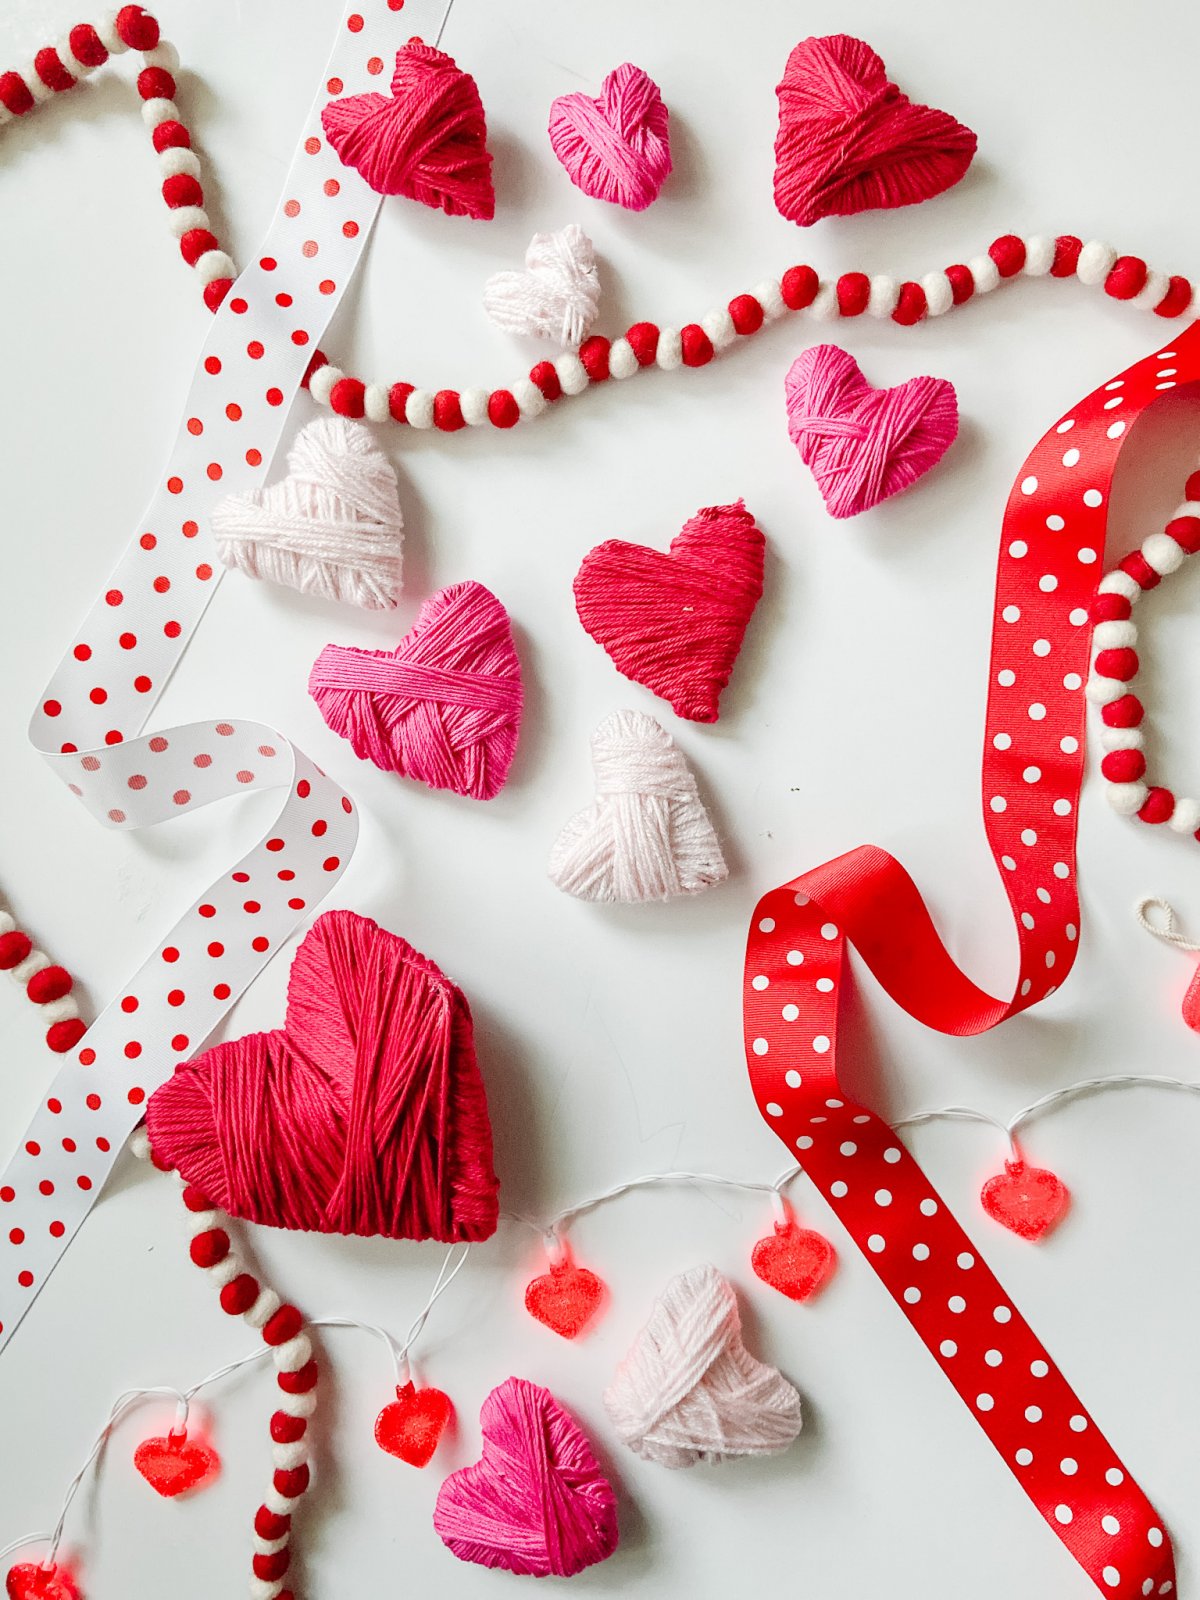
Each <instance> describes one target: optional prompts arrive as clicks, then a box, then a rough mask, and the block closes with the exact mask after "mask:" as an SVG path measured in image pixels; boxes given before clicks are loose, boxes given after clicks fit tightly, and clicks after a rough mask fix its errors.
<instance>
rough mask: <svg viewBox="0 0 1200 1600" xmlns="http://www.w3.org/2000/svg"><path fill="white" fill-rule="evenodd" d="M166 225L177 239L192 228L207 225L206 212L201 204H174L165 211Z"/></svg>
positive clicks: (205, 226)
mask: <svg viewBox="0 0 1200 1600" xmlns="http://www.w3.org/2000/svg"><path fill="white" fill-rule="evenodd" d="M167 227H168V228H169V229H170V230H171V232H172V233H173V234H174V235H175V237H176V238H177V239H182V238H183V236H184V234H185V233H190V232H191V231H192V229H193V228H207V227H208V212H207V211H205V209H204V207H203V206H176V207H175V209H174V210H173V211H168V212H167Z"/></svg>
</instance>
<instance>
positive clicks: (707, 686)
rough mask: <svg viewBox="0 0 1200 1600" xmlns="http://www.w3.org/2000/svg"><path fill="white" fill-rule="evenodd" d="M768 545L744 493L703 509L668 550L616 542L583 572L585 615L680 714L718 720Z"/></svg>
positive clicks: (579, 578)
mask: <svg viewBox="0 0 1200 1600" xmlns="http://www.w3.org/2000/svg"><path fill="white" fill-rule="evenodd" d="M765 543H766V542H765V540H764V539H763V536H762V533H761V532H760V530H759V528H758V527H757V525H756V524H755V521H754V518H753V517H752V516H751V515H750V513H749V512H748V511H747V510H746V506H745V503H744V501H741V500H739V501H738V502H737V504H736V505H731V506H708V507H707V508H706V509H705V510H703V511H698V512H697V513H696V515H695V516H694V517H692V518H691V519H690V520H689V521H688V522H685V523H684V525H683V528H682V530H681V531H680V532H679V533H678V534H676V536H675V538H674V539H673V540H672V541H671V548H670V550H669V551H668V552H667V553H666V554H664V553H663V552H662V551H661V550H650V549H647V548H646V546H645V545H640V544H626V543H625V541H624V540H621V539H608V540H606V541H605V543H604V544H600V545H597V546H596V548H595V549H594V550H592V551H590V552H589V553H588V554H587V555H586V556H585V557H584V558H583V564H582V565H581V566H580V568H579V571H578V572H577V573H576V575H575V609H576V610H577V611H578V613H579V620H580V622H582V623H583V625H584V627H585V628H586V629H587V631H588V632H589V633H590V634H591V636H592V638H593V639H595V641H596V643H597V644H600V645H603V647H604V649H605V650H607V651H608V653H609V655H610V656H611V657H612V660H613V665H614V666H615V667H616V669H617V671H618V672H622V673H624V675H625V676H626V677H627V678H632V679H633V681H634V682H635V683H640V684H642V685H643V686H644V687H645V688H647V689H649V690H650V691H651V692H652V693H653V694H657V695H661V696H662V698H663V699H664V700H667V701H669V702H670V703H671V705H672V706H673V707H674V708H675V710H676V711H677V712H678V713H679V715H680V716H681V717H687V718H688V719H689V720H690V721H692V722H715V721H716V720H717V703H718V701H719V699H720V695H721V690H722V689H724V687H725V685H726V684H727V683H728V682H729V675H730V673H731V672H732V671H733V664H734V662H735V661H736V660H737V655H738V651H739V650H740V649H741V647H742V638H743V635H744V634H745V632H746V624H747V623H748V622H749V621H750V616H751V614H752V612H753V611H754V608H755V606H756V605H757V604H758V601H759V598H760V596H761V595H762V586H763V551H764V548H765Z"/></svg>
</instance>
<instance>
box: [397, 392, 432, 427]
mask: <svg viewBox="0 0 1200 1600" xmlns="http://www.w3.org/2000/svg"><path fill="white" fill-rule="evenodd" d="M404 420H405V421H406V422H407V423H408V425H409V427H410V428H432V427H433V394H432V391H430V390H429V389H414V390H413V391H412V393H411V394H410V395H409V397H408V399H407V400H406V401H405V402H404Z"/></svg>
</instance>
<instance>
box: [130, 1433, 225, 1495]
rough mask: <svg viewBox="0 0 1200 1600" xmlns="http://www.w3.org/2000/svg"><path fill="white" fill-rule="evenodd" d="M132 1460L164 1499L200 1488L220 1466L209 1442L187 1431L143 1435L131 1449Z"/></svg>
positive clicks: (211, 1477) (212, 1476)
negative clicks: (147, 1437) (190, 1437)
mask: <svg viewBox="0 0 1200 1600" xmlns="http://www.w3.org/2000/svg"><path fill="white" fill-rule="evenodd" d="M133 1464H134V1466H135V1467H136V1468H137V1469H138V1471H139V1472H140V1473H141V1475H142V1477H143V1478H145V1480H146V1482H147V1483H148V1484H149V1485H150V1487H151V1488H152V1489H154V1490H156V1491H157V1492H158V1493H159V1494H161V1495H162V1496H163V1497H164V1499H167V1500H174V1499H175V1498H176V1497H177V1496H178V1495H181V1494H188V1493H189V1492H190V1491H191V1490H193V1489H199V1488H201V1487H202V1486H203V1485H205V1484H207V1483H209V1482H210V1481H211V1480H212V1479H213V1478H215V1477H216V1475H217V1473H218V1472H220V1470H221V1458H220V1456H219V1455H218V1454H217V1452H216V1451H215V1450H214V1449H213V1448H212V1446H211V1445H207V1444H204V1443H203V1442H202V1441H200V1440H198V1439H189V1438H188V1436H187V1434H186V1433H170V1434H167V1435H166V1436H165V1437H157V1438H153V1439H143V1440H142V1442H141V1444H140V1445H138V1447H137V1449H136V1450H135V1451H134V1452H133Z"/></svg>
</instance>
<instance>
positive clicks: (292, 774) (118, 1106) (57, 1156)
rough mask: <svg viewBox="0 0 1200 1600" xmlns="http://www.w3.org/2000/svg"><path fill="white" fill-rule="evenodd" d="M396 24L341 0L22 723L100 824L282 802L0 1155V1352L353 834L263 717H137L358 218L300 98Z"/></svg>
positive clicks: (382, 46)
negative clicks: (98, 571)
mask: <svg viewBox="0 0 1200 1600" xmlns="http://www.w3.org/2000/svg"><path fill="white" fill-rule="evenodd" d="M431 10H432V7H431ZM395 28H396V18H395V15H394V7H393V6H392V5H390V4H389V3H388V0H374V3H373V4H371V5H363V4H361V3H360V4H357V5H356V6H355V7H354V9H353V11H352V12H351V13H350V14H349V15H348V16H347V17H346V18H344V19H343V21H342V23H341V25H340V26H339V30H338V37H337V42H336V44H335V47H334V51H333V55H332V57H331V59H330V62H329V64H328V67H327V68H326V71H325V75H324V77H323V79H322V88H321V91H320V93H319V94H318V97H317V99H316V101H315V102H314V104H313V107H312V109H311V110H310V112H309V115H308V117H307V119H306V122H305V127H304V130H303V132H302V134H301V138H300V143H299V147H298V149H297V152H296V155H295V158H294V160H293V162H292V166H291V168H290V170H289V173H288V177H287V180H286V187H285V189H284V193H283V195H282V197H281V200H280V204H279V208H278V210H277V212H276V215H275V218H274V221H273V222H272V224H271V228H270V230H269V232H268V235H267V238H266V239H265V241H264V243H263V246H262V248H261V250H260V251H259V253H258V255H257V257H256V259H255V262H254V264H253V265H252V266H251V267H249V268H248V269H247V270H246V271H245V272H244V273H243V274H242V276H241V277H240V278H239V279H238V281H237V283H236V284H235V285H234V287H233V289H232V290H231V292H230V294H229V295H228V297H227V298H226V300H225V302H224V304H223V306H222V307H221V309H220V311H219V312H218V313H217V315H216V317H215V318H214V322H213V327H212V332H211V334H210V336H209V338H208V340H207V342H206V344H205V346H204V350H203V352H202V355H201V359H200V362H199V364H198V367H197V370H196V374H195V377H194V379H193V382H192V386H191V389H190V391H189V394H188V398H187V404H186V407H185V410H184V413H183V421H182V423H181V426H180V429H179V434H178V437H177V440H176V443H175V446H174V448H173V450H172V452H171V456H170V459H169V461H168V464H167V467H166V469H165V471H164V473H163V475H162V479H161V485H160V487H159V489H158V491H157V492H156V494H155V495H154V497H153V499H152V501H151V503H150V506H149V508H148V510H147V512H146V514H145V516H144V518H143V520H142V522H141V523H140V525H139V528H138V531H137V534H136V535H135V537H134V539H133V542H132V543H131V545H130V546H129V549H128V550H127V552H126V554H125V556H124V557H123V558H122V560H121V562H120V563H119V565H118V567H117V569H116V571H115V572H114V573H113V575H112V578H111V579H110V581H109V586H108V588H107V590H106V592H105V594H104V595H103V596H101V598H100V599H99V600H98V601H97V602H96V604H95V606H93V608H92V611H91V613H90V614H89V616H88V617H87V619H86V621H85V622H84V624H83V627H82V628H81V629H80V632H79V634H78V636H77V638H76V641H75V644H74V646H73V647H72V649H71V650H70V652H69V653H68V655H67V657H66V659H65V660H64V661H63V663H62V665H61V666H60V667H59V669H58V671H57V672H56V673H55V675H54V678H53V680H52V681H51V683H50V685H49V686H48V688H47V690H46V693H45V695H44V697H43V699H42V703H41V705H40V706H39V709H38V711H37V712H36V713H35V715H34V717H33V720H32V723H31V726H30V736H31V738H32V739H33V742H34V744H35V745H36V746H37V747H38V749H39V750H40V751H41V753H42V754H43V755H44V756H45V757H46V759H47V761H48V762H49V764H50V765H51V767H52V768H53V769H54V770H55V771H56V772H57V773H58V775H59V776H60V777H62V779H63V780H64V781H65V782H66V783H68V784H69V786H70V788H71V789H72V791H73V792H74V793H75V794H76V795H78V796H79V797H80V799H81V800H82V801H83V803H84V805H85V806H86V807H87V809H88V810H89V811H90V812H91V813H92V815H93V816H94V817H95V818H96V819H97V820H98V821H100V822H102V823H104V824H105V825H106V826H109V827H115V828H123V829H128V828H137V827H145V826H148V825H150V824H153V823H156V822H161V821H163V820H165V819H166V818H168V817H172V816H176V815H178V814H180V813H181V812H184V811H188V810H194V809H196V808H198V807H200V806H204V805H207V804H209V803H211V802H213V801H215V800H220V799H223V798H225V797H227V796H229V795H232V794H236V793H240V792H243V791H246V790H251V789H262V788H277V787H278V788H282V789H284V791H285V793H286V799H285V801H284V804H283V808H282V810H281V811H280V812H279V814H278V816H277V817H276V819H275V821H274V823H273V824H272V826H271V828H270V830H269V832H268V833H267V835H266V836H265V837H264V838H263V839H261V840H260V841H259V843H258V844H257V845H256V846H255V847H254V848H253V849H252V850H250V851H249V853H248V854H246V855H244V856H243V857H242V858H241V860H240V861H238V862H236V863H235V864H234V866H233V867H232V868H231V870H230V871H229V872H227V873H226V874H225V875H224V876H223V877H222V878H220V879H219V880H218V882H216V883H215V884H213V885H211V886H210V888H209V889H208V890H207V891H206V892H205V894H203V895H202V896H201V897H200V898H199V899H198V900H197V901H196V902H195V903H194V904H193V905H192V907H191V908H190V909H189V910H188V911H187V912H186V913H185V915H184V916H183V917H182V918H181V919H180V921H179V922H178V923H177V924H176V926H175V927H174V928H172V930H171V931H170V933H168V934H167V935H166V937H165V938H164V939H163V940H162V941H161V943H160V944H159V945H158V946H157V948H156V949H155V950H154V951H153V952H152V954H151V955H150V957H149V959H148V960H147V961H146V962H145V963H144V964H143V966H142V967H141V968H140V969H139V971H138V972H136V973H135V974H134V975H133V977H132V978H131V979H130V981H129V983H128V984H127V985H126V987H125V988H124V989H123V991H122V993H121V994H120V995H119V997H118V998H117V999H116V1000H115V1001H114V1002H113V1004H111V1005H110V1006H109V1007H108V1008H107V1009H106V1010H105V1011H104V1012H103V1014H102V1015H101V1016H100V1017H98V1018H97V1020H96V1021H95V1023H93V1025H92V1027H91V1028H90V1029H89V1030H88V1032H87V1034H86V1035H85V1036H84V1038H83V1040H82V1042H81V1044H80V1046H79V1047H78V1048H77V1049H75V1050H74V1051H72V1052H71V1054H70V1055H69V1056H68V1057H67V1058H66V1060H65V1062H64V1065H63V1067H62V1069H61V1071H60V1072H59V1073H58V1075H57V1076H56V1078H55V1079H54V1082H53V1083H52V1084H51V1086H50V1090H49V1092H48V1094H47V1096H46V1098H45V1100H44V1101H43V1103H42V1105H41V1107H40V1108H39V1110H38V1112H37V1114H36V1116H35V1117H34V1119H33V1122H32V1123H31V1125H30V1127H29V1128H28V1129H27V1131H26V1134H25V1137H24V1138H23V1140H22V1141H21V1145H20V1148H19V1149H18V1151H17V1152H16V1154H15V1155H14V1156H13V1158H12V1159H11V1161H10V1162H9V1164H8V1166H7V1167H6V1169H5V1170H4V1172H3V1173H2V1174H0V1349H2V1348H3V1346H4V1345H5V1344H6V1343H7V1341H8V1339H9V1338H10V1337H11V1335H12V1333H13V1331H14V1329H15V1328H16V1326H17V1324H18V1323H19V1322H20V1320H21V1318H22V1317H23V1316H24V1315H25V1313H26V1312H27V1311H28V1309H29V1307H30V1305H31V1304H32V1302H33V1300H34V1299H35V1297H36V1296H37V1294H38V1293H39V1291H40V1290H41V1288H42V1287H43V1285H44V1284H45V1282H46V1280H47V1278H48V1277H49V1275H50V1273H51V1272H52V1271H53V1269H54V1267H55V1265H56V1264H57V1263H58V1261H59V1260H60V1258H61V1256H62V1254H63V1252H64V1251H65V1250H66V1248H67V1246H68V1244H69V1242H70V1240H71V1238H72V1236H73V1235H74V1233H75V1231H76V1230H77V1229H78V1227H79V1225H80V1224H81V1223H82V1221H83V1220H84V1218H85V1217H86V1215H87V1213H88V1211H89V1209H90V1208H91V1206H92V1205H93V1204H94V1203H95V1200H96V1198H97V1196H98V1194H99V1191H100V1188H101V1186H102V1184H103V1182H104V1180H105V1178H106V1177H107V1176H108V1173H109V1171H110V1170H111V1168H112V1166H113V1163H114V1162H115V1161H116V1158H117V1155H118V1153H119V1152H120V1149H121V1146H122V1144H123V1143H124V1141H125V1139H126V1137H127V1136H128V1134H129V1132H130V1130H131V1129H132V1128H133V1126H134V1125H135V1123H136V1122H137V1121H138V1120H139V1118H140V1116H141V1106H142V1104H143V1102H144V1100H145V1099H146V1097H147V1095H148V1094H149V1093H150V1092H152V1091H153V1089H155V1088H156V1087H157V1086H158V1085H159V1084H160V1083H161V1082H163V1080H164V1079H166V1078H167V1077H168V1076H169V1075H170V1073H171V1071H172V1069H173V1068H174V1066H175V1065H176V1063H177V1062H178V1061H180V1060H181V1059H186V1058H187V1057H188V1056H189V1055H191V1054H193V1053H194V1052H195V1051H196V1050H197V1049H198V1048H199V1047H200V1046H201V1044H202V1043H203V1041H204V1039H205V1038H206V1036H207V1035H208V1034H209V1033H211V1031H212V1030H213V1028H215V1027H216V1025H217V1023H218V1022H219V1021H220V1019H221V1017H222V1016H223V1015H224V1014H225V1012H226V1011H227V1010H228V1009H229V1007H230V1006H231V1005H232V1004H233V1002H234V1001H235V1000H236V999H237V997H238V995H239V994H240V993H241V992H242V991H243V990H244V989H245V988H246V986H247V985H248V984H249V983H250V982H251V981H252V980H253V978H254V977H255V976H256V975H257V974H258V972H259V971H260V970H261V969H262V967H263V966H264V965H265V964H266V962H267V961H269V960H270V958H271V956H272V954H273V953H274V952H275V951H276V950H277V949H278V948H279V947H280V945H281V944H282V942H283V941H284V940H285V939H286V938H287V936H288V934H289V933H290V932H291V931H292V930H293V928H295V926H296V925H297V923H298V922H299V921H300V920H301V919H302V918H303V917H304V916H305V915H306V914H307V913H308V912H309V911H310V910H311V909H312V908H313V907H314V906H315V905H316V904H317V903H319V901H320V900H321V899H322V898H323V896H324V895H325V894H326V893H327V892H328V890H329V889H330V888H331V887H332V885H333V884H334V883H335V882H336V881H337V879H338V877H339V876H340V874H341V873H342V871H343V870H344V868H345V864H346V862H347V860H348V858H349V856H350V854H351V852H352V850H353V848H354V844H355V839H356V836H357V832H358V821H357V817H356V815H355V813H354V809H353V807H352V805H351V803H350V800H349V799H348V797H347V796H346V795H345V794H343V792H342V791H341V789H339V788H338V786H337V785H336V784H335V783H333V782H331V780H330V779H328V778H326V777H325V776H324V774H322V773H321V772H320V770H319V769H318V768H317V767H316V766H314V764H313V763H312V762H311V761H310V760H309V758H308V757H307V756H306V755H304V753H303V752H302V751H300V750H298V749H296V748H295V747H294V746H293V745H292V744H290V743H289V741H288V740H287V739H285V738H284V737H283V736H282V735H281V734H280V733H278V732H276V731H275V730H274V729H272V728H269V727H266V726H263V725H262V724H259V723H256V722H249V721H245V720H238V719H233V718H231V719H229V720H228V721H224V720H222V721H216V720H213V721H204V722H196V723H191V724H188V725H187V726H185V727H175V728H167V729H163V730H162V731H160V732H156V733H154V734H152V735H146V734H143V733H142V732H141V730H142V728H143V727H144V726H145V723H146V720H147V717H148V715H149V712H150V710H151V709H152V707H153V705H154V702H155V700H156V699H157V697H158V695H159V694H160V693H161V691H162V689H163V688H164V686H165V684H166V681H167V679H168V677H169V676H170V674H171V672H172V671H173V670H174V668H175V666H176V664H177V663H178V661H179V659H180V657H181V656H182V654H183V652H184V650H185V648H186V646H187V643H188V640H189V638H190V636H191V633H192V631H193V629H194V628H195V627H196V626H197V624H198V623H199V621H200V618H201V616H202V615H203V612H204V610H205V608H206V606H207V605H208V602H209V600H210V599H211V597H212V594H213V592H214V590H215V588H216V585H217V582H218V579H219V577H220V574H221V570H222V569H221V567H220V565H219V563H218V562H217V560H216V557H215V554H214V552H213V541H212V537H211V533H210V530H209V517H210V514H211V511H212V508H213V506H214V504H215V503H216V501H217V500H218V499H219V498H221V497H222V496H223V495H225V494H228V493H231V492H238V491H241V490H244V489H246V488H249V487H253V486H254V485H255V484H256V483H258V482H260V481H261V480H262V477H263V476H264V474H265V472H266V465H265V464H266V463H268V462H269V461H270V458H271V457H272V455H273V454H274V452H275V450H276V448H277V446H278V443H279V440H280V437H281V434H282V432H283V427H284V423H285V420H286V416H287V407H288V404H289V403H290V401H291V399H292V398H293V397H294V395H295V394H296V392H297V391H298V390H299V388H300V386H301V384H302V382H303V380H304V377H305V373H306V369H307V367H308V364H309V362H310V360H311V358H312V353H313V350H314V348H315V344H316V340H317V339H318V338H319V337H320V335H321V333H322V331H323V330H324V328H325V327H326V325H327V324H328V322H329V319H330V318H331V316H332V315H333V312H334V309H335V308H336V306H337V304H338V302H339V300H340V298H341V295H342V293H343V292H344V290H345V288H346V287H347V285H348V283H349V280H350V277H351V275H352V273H353V271H354V269H355V267H356V265H357V263H358V260H359V257H360V255H361V253H362V250H363V248H364V246H365V244H366V240H367V238H368V236H369V233H370V230H371V225H372V223H373V222H374V219H375V216H376V213H377V210H378V207H379V204H380V197H379V196H378V195H376V194H374V193H372V192H371V190H370V189H368V187H367V186H366V184H365V183H364V182H363V181H362V180H361V179H360V178H359V177H358V175H357V173H355V172H353V171H351V170H349V169H347V168H345V167H343V166H342V165H341V163H340V162H339V160H338V158H337V157H336V155H335V154H334V153H333V152H332V151H331V150H330V149H329V148H328V146H327V145H326V143H325V140H324V137H323V135H322V133H321V126H320V112H321V108H322V105H323V104H324V102H325V100H326V98H327V96H328V94H329V93H331V92H335V91H334V89H333V88H331V85H336V91H337V92H340V91H341V89H342V88H343V87H344V86H346V85H349V86H351V87H352V88H355V89H357V88H364V89H365V88H366V87H368V86H369V84H370V83H371V81H372V77H373V73H374V68H373V66H372V63H373V62H374V61H375V60H376V59H378V57H379V53H380V52H383V53H386V52H387V50H388V49H394V47H395ZM247 664H248V665H251V664H254V663H253V657H252V656H248V658H247Z"/></svg>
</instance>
